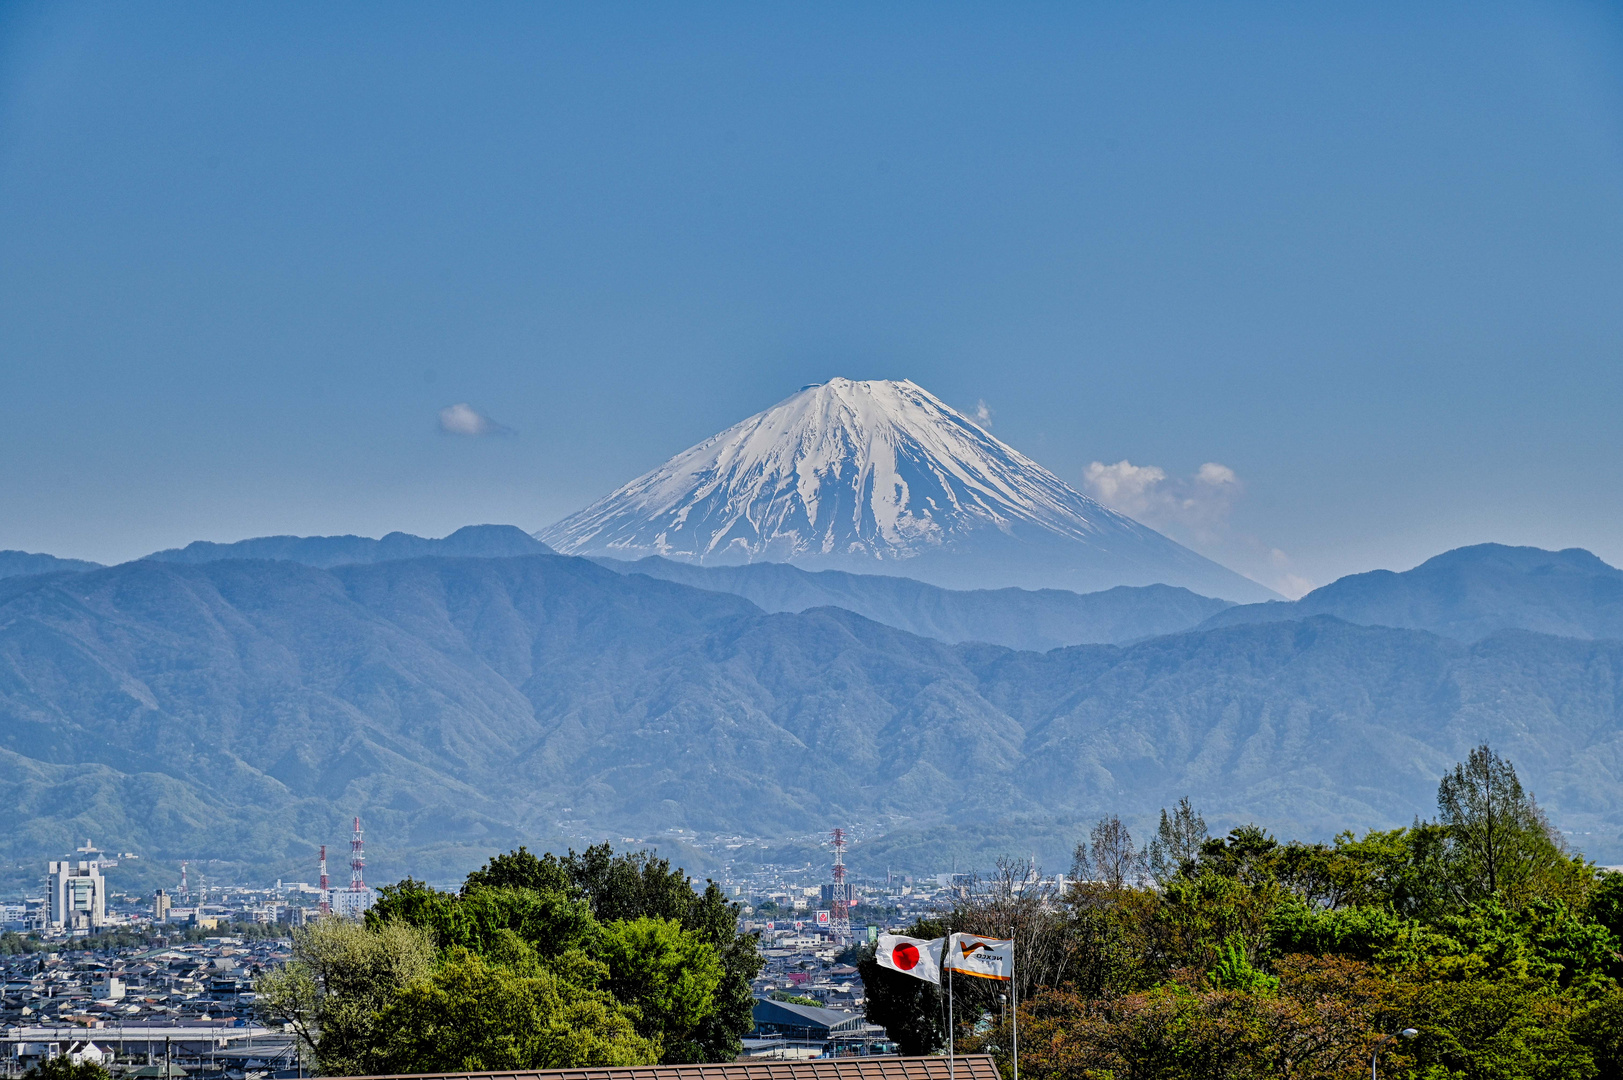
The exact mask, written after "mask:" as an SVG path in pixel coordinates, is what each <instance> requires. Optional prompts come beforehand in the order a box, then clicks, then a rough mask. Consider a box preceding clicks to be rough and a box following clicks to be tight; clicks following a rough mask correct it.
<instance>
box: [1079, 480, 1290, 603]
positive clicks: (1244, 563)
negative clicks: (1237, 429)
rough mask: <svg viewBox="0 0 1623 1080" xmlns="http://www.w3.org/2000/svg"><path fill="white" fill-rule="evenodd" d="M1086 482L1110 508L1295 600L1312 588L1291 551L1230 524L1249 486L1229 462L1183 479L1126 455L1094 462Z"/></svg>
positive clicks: (1093, 494) (1090, 489)
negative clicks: (1292, 559) (1109, 461)
mask: <svg viewBox="0 0 1623 1080" xmlns="http://www.w3.org/2000/svg"><path fill="white" fill-rule="evenodd" d="M1082 487H1083V490H1084V491H1086V492H1087V493H1088V494H1089V495H1091V496H1093V498H1095V499H1097V500H1098V501H1099V502H1101V503H1103V504H1104V505H1105V506H1108V507H1110V509H1112V510H1116V511H1119V512H1120V513H1123V514H1126V515H1127V516H1128V517H1130V518H1134V519H1136V520H1138V521H1142V522H1143V523H1144V524H1146V525H1149V526H1150V527H1151V528H1154V529H1158V530H1160V531H1162V532H1165V533H1167V534H1169V535H1170V536H1172V537H1173V539H1175V540H1179V541H1181V542H1183V543H1186V544H1188V545H1189V546H1191V547H1193V548H1196V549H1197V550H1200V551H1201V552H1202V554H1205V555H1207V556H1209V557H1211V558H1213V559H1216V560H1217V561H1218V562H1221V563H1226V564H1227V565H1229V566H1232V567H1233V568H1234V569H1236V570H1239V571H1240V572H1241V573H1244V574H1246V575H1248V576H1249V577H1251V578H1252V579H1253V580H1255V581H1260V582H1261V583H1263V584H1264V585H1267V586H1268V587H1269V588H1270V589H1273V590H1274V591H1276V592H1279V593H1281V594H1283V595H1285V596H1288V597H1290V598H1291V599H1292V600H1295V599H1296V598H1297V597H1299V596H1301V595H1302V594H1303V593H1306V592H1309V591H1311V590H1312V588H1313V583H1312V582H1311V581H1309V580H1308V579H1307V578H1305V577H1302V576H1301V575H1300V574H1297V573H1294V572H1293V571H1292V568H1291V562H1290V556H1288V555H1286V554H1285V553H1284V552H1283V551H1281V550H1280V549H1279V548H1277V547H1273V546H1272V545H1269V544H1265V543H1263V542H1262V541H1261V540H1259V539H1258V538H1256V537H1254V536H1249V535H1245V534H1243V533H1237V532H1236V531H1234V530H1233V529H1231V528H1230V527H1229V516H1230V513H1231V512H1232V511H1233V509H1234V504H1235V503H1236V502H1238V501H1239V499H1240V497H1241V496H1242V495H1244V494H1245V485H1244V484H1243V483H1241V481H1240V478H1239V476H1238V475H1236V474H1235V472H1234V470H1233V469H1231V468H1229V467H1228V466H1227V465H1223V464H1221V463H1219V462H1216V461H1208V462H1206V463H1205V464H1203V465H1202V466H1201V467H1200V468H1199V469H1196V470H1195V474H1194V475H1193V476H1190V477H1186V478H1185V477H1169V476H1168V475H1167V472H1166V470H1165V469H1162V468H1158V467H1157V466H1154V465H1134V464H1133V463H1132V462H1131V461H1127V460H1125V459H1124V460H1122V461H1118V462H1116V463H1115V464H1114V465H1106V464H1105V463H1104V462H1102V461H1095V462H1092V463H1091V464H1089V465H1088V467H1087V468H1086V469H1084V470H1083V473H1082Z"/></svg>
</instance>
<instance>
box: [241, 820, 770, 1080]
mask: <svg viewBox="0 0 1623 1080" xmlns="http://www.w3.org/2000/svg"><path fill="white" fill-rule="evenodd" d="M293 952H294V957H293V961H292V963H290V964H289V965H287V966H286V967H285V968H282V969H280V970H278V971H275V972H271V973H269V974H267V975H265V976H264V977H262V978H261V979H260V981H259V983H258V984H257V986H256V989H257V990H258V992H259V1005H260V1009H261V1011H262V1012H263V1013H264V1014H265V1015H266V1016H268V1017H270V1018H273V1019H276V1020H280V1021H283V1022H286V1023H290V1024H292V1025H293V1027H294V1030H295V1031H296V1032H298V1034H299V1036H300V1037H301V1039H302V1040H303V1042H304V1045H305V1046H306V1047H307V1049H308V1050H309V1052H310V1054H311V1055H312V1056H313V1057H314V1059H315V1062H316V1064H317V1066H318V1068H319V1069H320V1071H321V1072H323V1073H325V1074H328V1075H344V1074H349V1075H365V1074H378V1073H410V1072H426V1071H488V1070H497V1069H547V1068H572V1067H587V1066H607V1065H641V1064H653V1063H656V1062H667V1063H677V1062H701V1061H728V1060H732V1059H733V1058H734V1057H736V1056H737V1054H738V1052H739V1049H740V1047H741V1040H742V1037H743V1035H744V1034H745V1033H746V1032H748V1031H749V1029H750V1026H751V1019H750V1011H751V1004H752V999H751V996H750V981H751V980H752V979H753V978H754V977H755V975H756V974H757V973H758V972H759V970H760V963H761V961H760V958H759V954H758V952H757V950H756V945H755V939H754V937H753V936H752V935H741V934H739V933H738V930H737V911H736V909H735V907H734V906H733V905H731V904H729V903H727V901H726V900H725V898H724V897H723V896H722V893H721V890H720V889H719V888H718V887H717V886H716V885H715V884H714V883H713V882H711V883H707V886H706V888H705V890H704V891H703V892H702V893H701V892H696V891H695V890H694V888H693V886H692V885H691V884H690V883H689V881H688V878H687V875H686V874H684V873H683V872H682V871H681V870H680V869H676V870H673V869H672V868H671V866H670V863H669V862H668V861H667V860H664V859H659V858H656V857H654V856H653V855H650V854H649V853H647V852H636V853H632V854H621V855H616V854H615V853H614V852H613V850H612V849H611V848H610V847H609V846H608V845H607V844H602V845H598V846H596V847H592V848H588V849H587V850H586V851H585V852H583V853H580V854H577V853H575V852H574V851H570V852H569V853H568V854H567V855H565V856H562V857H559V856H556V855H552V854H545V855H542V856H540V857H537V856H535V855H533V854H531V853H530V852H528V851H527V850H525V849H524V848H520V849H518V850H517V851H513V852H508V853H507V854H504V855H498V856H496V857H494V858H492V859H491V860H490V861H489V862H487V863H486V864H485V865H484V866H483V867H482V868H480V869H479V870H476V871H474V872H473V873H471V874H469V875H468V877H467V879H466V880H465V881H464V882H463V885H462V887H461V889H459V890H458V891H457V892H442V891H440V890H438V889H434V888H431V887H429V886H428V885H425V884H423V883H422V882H419V881H413V880H411V879H409V878H408V879H407V880H405V881H402V882H400V883H398V884H395V885H388V886H385V887H384V888H383V889H381V890H380V895H379V899H378V902H377V904H376V905H375V906H374V907H373V908H372V910H370V911H369V912H367V915H366V920H365V923H364V924H362V923H355V922H346V921H343V920H337V919H325V920H322V921H320V922H318V923H316V924H315V925H313V926H310V927H307V928H304V929H301V930H299V931H296V932H295V935H294V949H293Z"/></svg>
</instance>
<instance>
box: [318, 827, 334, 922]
mask: <svg viewBox="0 0 1623 1080" xmlns="http://www.w3.org/2000/svg"><path fill="white" fill-rule="evenodd" d="M317 866H319V867H320V870H321V893H320V896H321V901H320V902H319V903H318V904H317V905H316V910H317V911H319V912H321V913H322V914H323V915H330V914H332V904H331V903H330V902H329V901H328V899H327V897H328V896H329V895H330V894H329V893H328V892H327V845H326V844H322V845H321V860H320V862H318V863H317Z"/></svg>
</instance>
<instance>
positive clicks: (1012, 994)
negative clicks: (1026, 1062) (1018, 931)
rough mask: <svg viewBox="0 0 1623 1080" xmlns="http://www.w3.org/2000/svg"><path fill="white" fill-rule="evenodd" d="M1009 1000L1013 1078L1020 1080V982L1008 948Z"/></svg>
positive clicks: (1012, 953) (1011, 952)
mask: <svg viewBox="0 0 1623 1080" xmlns="http://www.w3.org/2000/svg"><path fill="white" fill-rule="evenodd" d="M1009 1000H1010V1001H1011V1002H1012V1003H1013V1004H1014V1018H1013V1023H1014V1040H1013V1041H1014V1080H1020V982H1019V980H1018V979H1016V978H1015V977H1014V950H1013V949H1010V950H1009Z"/></svg>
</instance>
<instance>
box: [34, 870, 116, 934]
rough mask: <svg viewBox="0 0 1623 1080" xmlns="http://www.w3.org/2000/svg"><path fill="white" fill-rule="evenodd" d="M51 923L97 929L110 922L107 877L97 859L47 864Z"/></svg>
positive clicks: (75, 928)
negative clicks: (108, 917)
mask: <svg viewBox="0 0 1623 1080" xmlns="http://www.w3.org/2000/svg"><path fill="white" fill-rule="evenodd" d="M47 866H48V868H49V869H48V877H47V887H48V891H49V900H50V904H51V911H50V915H49V921H50V924H51V925H52V926H60V927H63V928H64V929H67V930H95V929H97V928H99V927H101V926H102V925H103V924H104V923H106V922H107V879H106V878H104V877H102V876H101V867H100V866H99V865H98V864H97V863H96V862H78V863H72V862H53V863H48V864H47Z"/></svg>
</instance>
